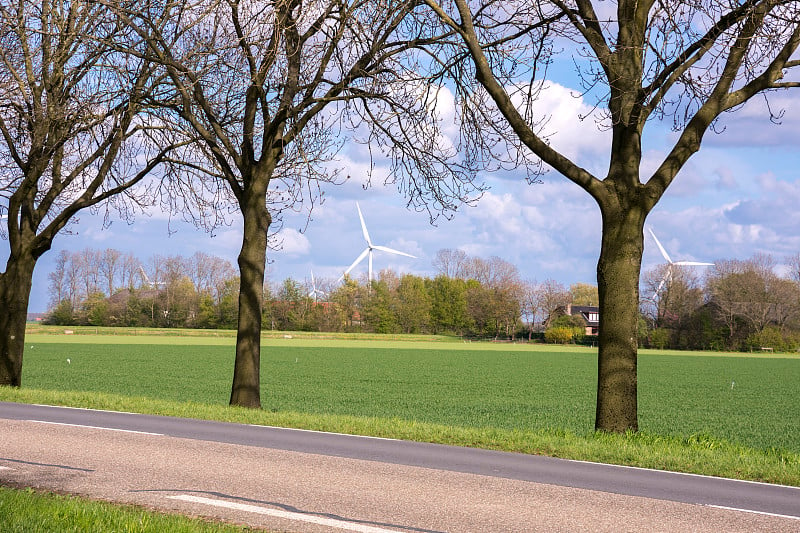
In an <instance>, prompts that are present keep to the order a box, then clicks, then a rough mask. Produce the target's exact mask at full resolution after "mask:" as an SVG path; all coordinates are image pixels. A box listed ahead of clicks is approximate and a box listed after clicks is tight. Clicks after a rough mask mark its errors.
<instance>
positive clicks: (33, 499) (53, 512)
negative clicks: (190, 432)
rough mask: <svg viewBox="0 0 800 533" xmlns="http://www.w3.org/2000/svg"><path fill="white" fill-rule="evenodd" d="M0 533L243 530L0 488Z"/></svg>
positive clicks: (59, 496) (81, 500)
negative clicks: (1, 532)
mask: <svg viewBox="0 0 800 533" xmlns="http://www.w3.org/2000/svg"><path fill="white" fill-rule="evenodd" d="M0 524H2V525H0V529H1V530H2V531H3V532H4V533H17V532H18V533H39V532H41V533H45V532H47V533H51V532H54V531H58V532H63V533H67V532H75V533H84V532H86V531H126V532H131V533H163V532H165V531H169V532H170V533H173V532H174V533H204V532H219V533H235V532H236V533H241V532H243V531H254V530H253V529H250V528H246V527H237V526H233V525H227V524H222V523H218V522H209V521H205V520H200V519H194V518H187V517H184V516H180V515H172V514H163V513H156V512H153V511H149V510H146V509H143V508H140V507H134V506H126V505H117V504H111V503H105V502H98V501H92V500H88V499H85V498H79V497H75V496H65V495H60V494H54V493H51V492H38V491H34V490H32V489H23V490H18V489H11V488H6V487H0Z"/></svg>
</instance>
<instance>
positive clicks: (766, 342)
mask: <svg viewBox="0 0 800 533" xmlns="http://www.w3.org/2000/svg"><path fill="white" fill-rule="evenodd" d="M788 264H789V265H790V269H789V272H788V273H787V274H786V275H785V276H779V275H778V274H776V273H775V271H776V268H775V267H776V265H775V261H774V259H773V258H772V257H770V256H765V255H758V256H755V257H753V258H750V259H747V260H722V261H717V262H716V263H715V266H713V267H711V268H709V269H708V270H707V272H706V273H705V276H704V277H702V278H701V277H700V276H699V275H698V273H697V272H696V271H694V270H692V269H686V268H682V269H681V268H673V269H672V270H671V271H670V272H667V271H666V268H667V267H666V265H664V266H660V267H657V268H655V269H653V270H651V271H649V272H646V273H645V275H644V276H643V279H642V297H643V300H642V305H641V319H640V328H639V343H640V345H642V346H647V347H654V348H675V349H701V350H734V351H738V350H745V351H749V350H760V349H762V348H768V349H772V350H775V351H793V350H797V349H798V347H800V254H798V255H796V256H794V257H793V258H790V259H789V261H788ZM433 266H434V268H435V269H436V271H437V274H436V275H435V276H434V277H424V276H416V275H413V274H398V273H395V272H393V271H391V270H383V271H381V272H380V273H379V274H378V277H377V279H374V280H373V281H372V282H371V283H368V282H367V279H366V277H364V278H362V279H356V278H350V277H346V278H344V280H343V281H342V282H341V283H336V282H334V281H332V280H324V279H323V280H316V284H315V285H312V284H311V283H310V282H309V280H296V279H292V278H287V279H285V280H283V281H282V282H279V283H270V282H267V283H265V285H264V289H263V291H264V310H263V317H262V318H263V322H264V325H265V328H266V329H273V330H280V331H331V332H369V333H420V334H445V335H460V336H469V337H491V338H503V339H508V338H517V339H524V340H534V339H536V340H543V341H545V342H551V343H572V342H580V341H582V340H586V342H590V341H593V340H596V339H591V338H590V339H588V340H587V339H585V337H586V334H585V328H584V326H585V324H584V323H583V322H582V319H581V318H579V317H577V316H569V315H566V311H567V309H568V306H569V305H570V304H572V306H596V305H597V302H598V295H597V287H596V286H594V285H589V284H584V283H576V284H573V285H571V286H570V287H566V286H564V285H562V284H561V283H558V282H556V281H553V280H546V281H544V282H542V283H537V282H533V281H528V280H523V279H522V278H521V277H520V274H519V270H518V269H517V267H515V266H514V265H512V264H511V263H509V262H508V261H505V260H503V259H501V258H499V257H491V258H489V259H483V258H480V257H473V256H469V255H468V254H466V253H465V252H463V251H461V250H450V249H444V250H440V251H439V252H438V253H437V254H436V256H435V258H434V261H433ZM49 281H50V286H49V294H50V302H51V303H50V305H51V309H50V312H49V315H48V318H47V322H48V323H51V324H61V325H80V324H84V325H98V326H138V327H191V328H231V329H232V328H235V327H236V321H237V305H236V301H237V295H238V284H239V278H238V276H237V271H236V269H235V268H234V267H233V265H232V264H231V263H230V262H229V261H227V260H225V259H221V258H219V257H214V256H211V255H208V254H205V253H202V252H197V253H195V254H194V255H192V256H191V257H181V256H161V255H154V256H152V257H150V258H149V259H148V260H147V261H144V262H142V261H141V260H139V259H138V258H136V257H134V256H132V255H130V254H124V253H121V252H118V251H117V250H113V249H106V250H102V251H100V250H92V249H85V250H82V251H78V252H65V251H63V252H61V253H60V254H59V256H58V258H57V261H56V265H55V268H54V269H53V271H52V272H50V274H49ZM659 287H660V288H659Z"/></svg>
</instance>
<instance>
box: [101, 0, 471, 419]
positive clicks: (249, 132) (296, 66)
mask: <svg viewBox="0 0 800 533" xmlns="http://www.w3.org/2000/svg"><path fill="white" fill-rule="evenodd" d="M114 4H115V5H120V3H118V2H114ZM122 4H123V5H124V6H127V7H128V8H129V10H128V11H127V12H124V13H123V15H124V16H125V17H126V22H127V23H128V24H129V25H131V26H132V27H134V28H136V29H137V31H139V33H140V35H141V36H142V38H143V39H146V40H147V42H148V43H149V51H148V54H149V57H150V58H151V59H153V60H154V61H158V62H159V63H161V64H163V65H164V66H165V67H166V69H167V72H168V73H169V76H170V79H171V82H172V84H173V88H174V89H173V94H172V95H170V96H169V98H168V99H167V100H165V101H164V114H163V116H162V120H163V121H164V123H165V124H169V125H170V127H171V128H172V130H173V132H175V133H176V134H186V132H191V136H192V137H193V138H197V139H199V141H200V143H201V146H202V151H201V152H200V153H195V154H192V153H186V154H184V156H183V160H182V161H181V162H180V163H181V164H180V165H179V167H180V171H176V172H175V178H176V179H175V180H174V181H173V182H172V184H173V186H175V187H176V188H177V189H176V190H177V192H179V193H186V192H188V193H189V195H186V194H170V195H169V198H174V199H180V198H187V196H189V197H191V198H193V199H194V201H195V202H199V203H198V204H197V205H195V207H194V211H193V212H194V214H195V216H197V217H201V216H204V215H208V216H210V217H211V219H212V221H213V220H214V216H215V215H216V214H217V213H219V212H220V206H221V204H222V203H223V202H224V201H229V202H230V204H229V205H232V206H233V208H234V209H235V210H237V211H238V212H239V213H240V214H241V216H242V220H243V227H244V231H243V236H242V246H241V251H240V253H239V257H238V264H239V271H240V278H241V283H240V293H239V319H238V320H239V321H238V333H237V342H236V360H235V363H234V373H233V384H232V387H231V389H232V390H231V398H230V403H231V404H233V405H241V406H248V407H259V406H260V405H261V397H260V390H261V388H260V377H259V376H260V357H261V348H260V345H261V337H260V336H261V317H262V313H261V311H262V306H263V296H262V287H263V286H264V268H265V261H266V251H267V244H268V242H267V234H268V231H269V230H270V227H271V225H272V223H273V220H277V217H279V216H280V212H281V210H282V209H284V208H287V207H290V206H291V207H295V208H297V205H298V203H299V202H301V201H302V200H303V199H306V200H308V201H310V204H311V205H312V206H313V204H314V202H316V201H317V199H318V193H319V191H320V189H319V188H320V187H321V183H323V182H326V181H327V182H336V181H337V180H338V174H337V173H336V172H335V171H331V170H330V169H331V168H333V167H331V166H330V165H327V164H328V163H329V162H330V160H331V159H332V158H333V157H334V155H335V154H336V152H337V150H338V149H339V146H340V141H339V133H340V131H341V129H342V128H343V127H350V128H353V129H357V131H358V132H359V135H360V139H361V140H363V141H364V142H368V143H369V144H370V146H372V147H374V148H375V149H377V150H380V151H381V152H383V153H384V155H387V156H389V157H390V159H391V161H392V169H391V170H392V175H393V176H394V177H396V178H398V181H397V183H398V187H399V188H400V189H401V190H402V191H403V192H404V193H406V194H407V195H408V196H409V197H410V201H411V202H412V203H414V204H415V205H423V204H425V205H427V206H432V207H433V208H434V209H437V210H438V209H443V210H446V209H451V208H453V207H454V203H455V204H457V203H459V202H460V201H462V200H463V199H464V198H465V197H466V196H467V193H468V192H469V191H471V190H472V189H471V185H470V184H471V179H466V180H464V179H461V176H462V175H461V173H460V171H461V170H463V169H462V168H461V167H458V166H454V165H449V164H448V163H449V162H451V161H452V162H454V163H457V161H456V160H454V157H455V155H456V153H455V151H454V150H450V151H448V150H442V148H441V146H444V143H440V142H439V140H440V139H441V135H440V134H439V132H438V125H437V121H436V120H435V118H436V113H435V112H433V113H432V112H431V111H432V108H433V106H432V105H431V101H432V99H433V96H432V94H431V93H432V92H433V91H432V90H431V89H430V88H429V87H428V86H427V85H426V84H424V83H421V82H420V80H419V79H418V76H417V74H416V73H415V70H414V69H412V68H406V67H404V66H403V64H401V63H400V62H398V61H397V60H396V59H395V58H396V57H397V56H400V55H403V54H406V52H407V51H408V50H409V49H411V48H413V47H415V46H418V45H420V44H423V43H424V41H423V40H422V39H421V37H420V35H421V30H417V29H415V28H414V27H413V26H410V25H408V24H406V18H407V16H408V15H409V13H410V12H411V11H412V10H413V9H415V7H416V6H417V3H416V2H415V1H404V0H403V1H401V0H396V1H395V0H383V1H378V2H375V1H366V0H315V1H312V2H309V3H305V4H304V3H301V2H298V1H296V0H278V1H276V2H270V3H252V2H241V1H239V0H227V1H216V0H196V1H190V2H169V3H166V4H164V3H162V2H148V1H145V2H144V3H143V2H138V1H137V2H124V3H122ZM408 33H411V35H408ZM417 34H420V35H417ZM434 111H435V110H434ZM359 128H360V129H359ZM176 163H177V162H176ZM471 177H472V176H471V175H469V176H468V178H471ZM192 178H196V179H192ZM449 178H454V179H449ZM219 184H222V187H221V188H219V187H218V185H219ZM198 191H202V194H197V192H198Z"/></svg>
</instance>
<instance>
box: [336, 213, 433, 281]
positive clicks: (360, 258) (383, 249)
mask: <svg viewBox="0 0 800 533" xmlns="http://www.w3.org/2000/svg"><path fill="white" fill-rule="evenodd" d="M356 209H358V218H360V219H361V232H362V233H363V234H364V240H365V241H367V247H366V248H365V249H364V251H363V252H361V255H359V256H358V257H357V258H356V260H355V261H353V264H352V265H350V266H349V267H347V270H345V271H344V274H342V277H341V278H339V280H338V281H342V280H343V279H344V277H345V276H346V275H348V274H349V273H350V271H351V270H353V269H354V268H355V267H356V265H358V264H359V263H360V262H361V261H363V260H364V258H365V257H367V256H369V278H368V280H369V281H370V283H371V282H372V252H373V251H374V250H380V251H381V252H386V253H389V254H395V255H404V256H406V257H411V258H413V259H416V258H417V257H416V256H414V255H411V254H407V253H405V252H401V251H399V250H395V249H393V248H389V247H386V246H378V245H376V244H372V240H371V239H370V238H369V232H368V231H367V225H366V224H365V223H364V215H362V214H361V207H360V206H359V205H358V202H356Z"/></svg>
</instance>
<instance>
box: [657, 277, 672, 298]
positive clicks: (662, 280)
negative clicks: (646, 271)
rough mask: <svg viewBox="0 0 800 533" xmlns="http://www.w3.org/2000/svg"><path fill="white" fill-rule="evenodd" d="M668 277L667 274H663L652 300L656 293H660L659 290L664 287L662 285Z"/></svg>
mask: <svg viewBox="0 0 800 533" xmlns="http://www.w3.org/2000/svg"><path fill="white" fill-rule="evenodd" d="M668 277H669V273H665V274H664V277H663V278H661V283H659V284H658V288H657V289H656V292H655V294H653V298H655V297H656V296H657V295H658V293H660V292H661V288H662V287H664V284H665V283H666V282H667V278H668Z"/></svg>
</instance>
